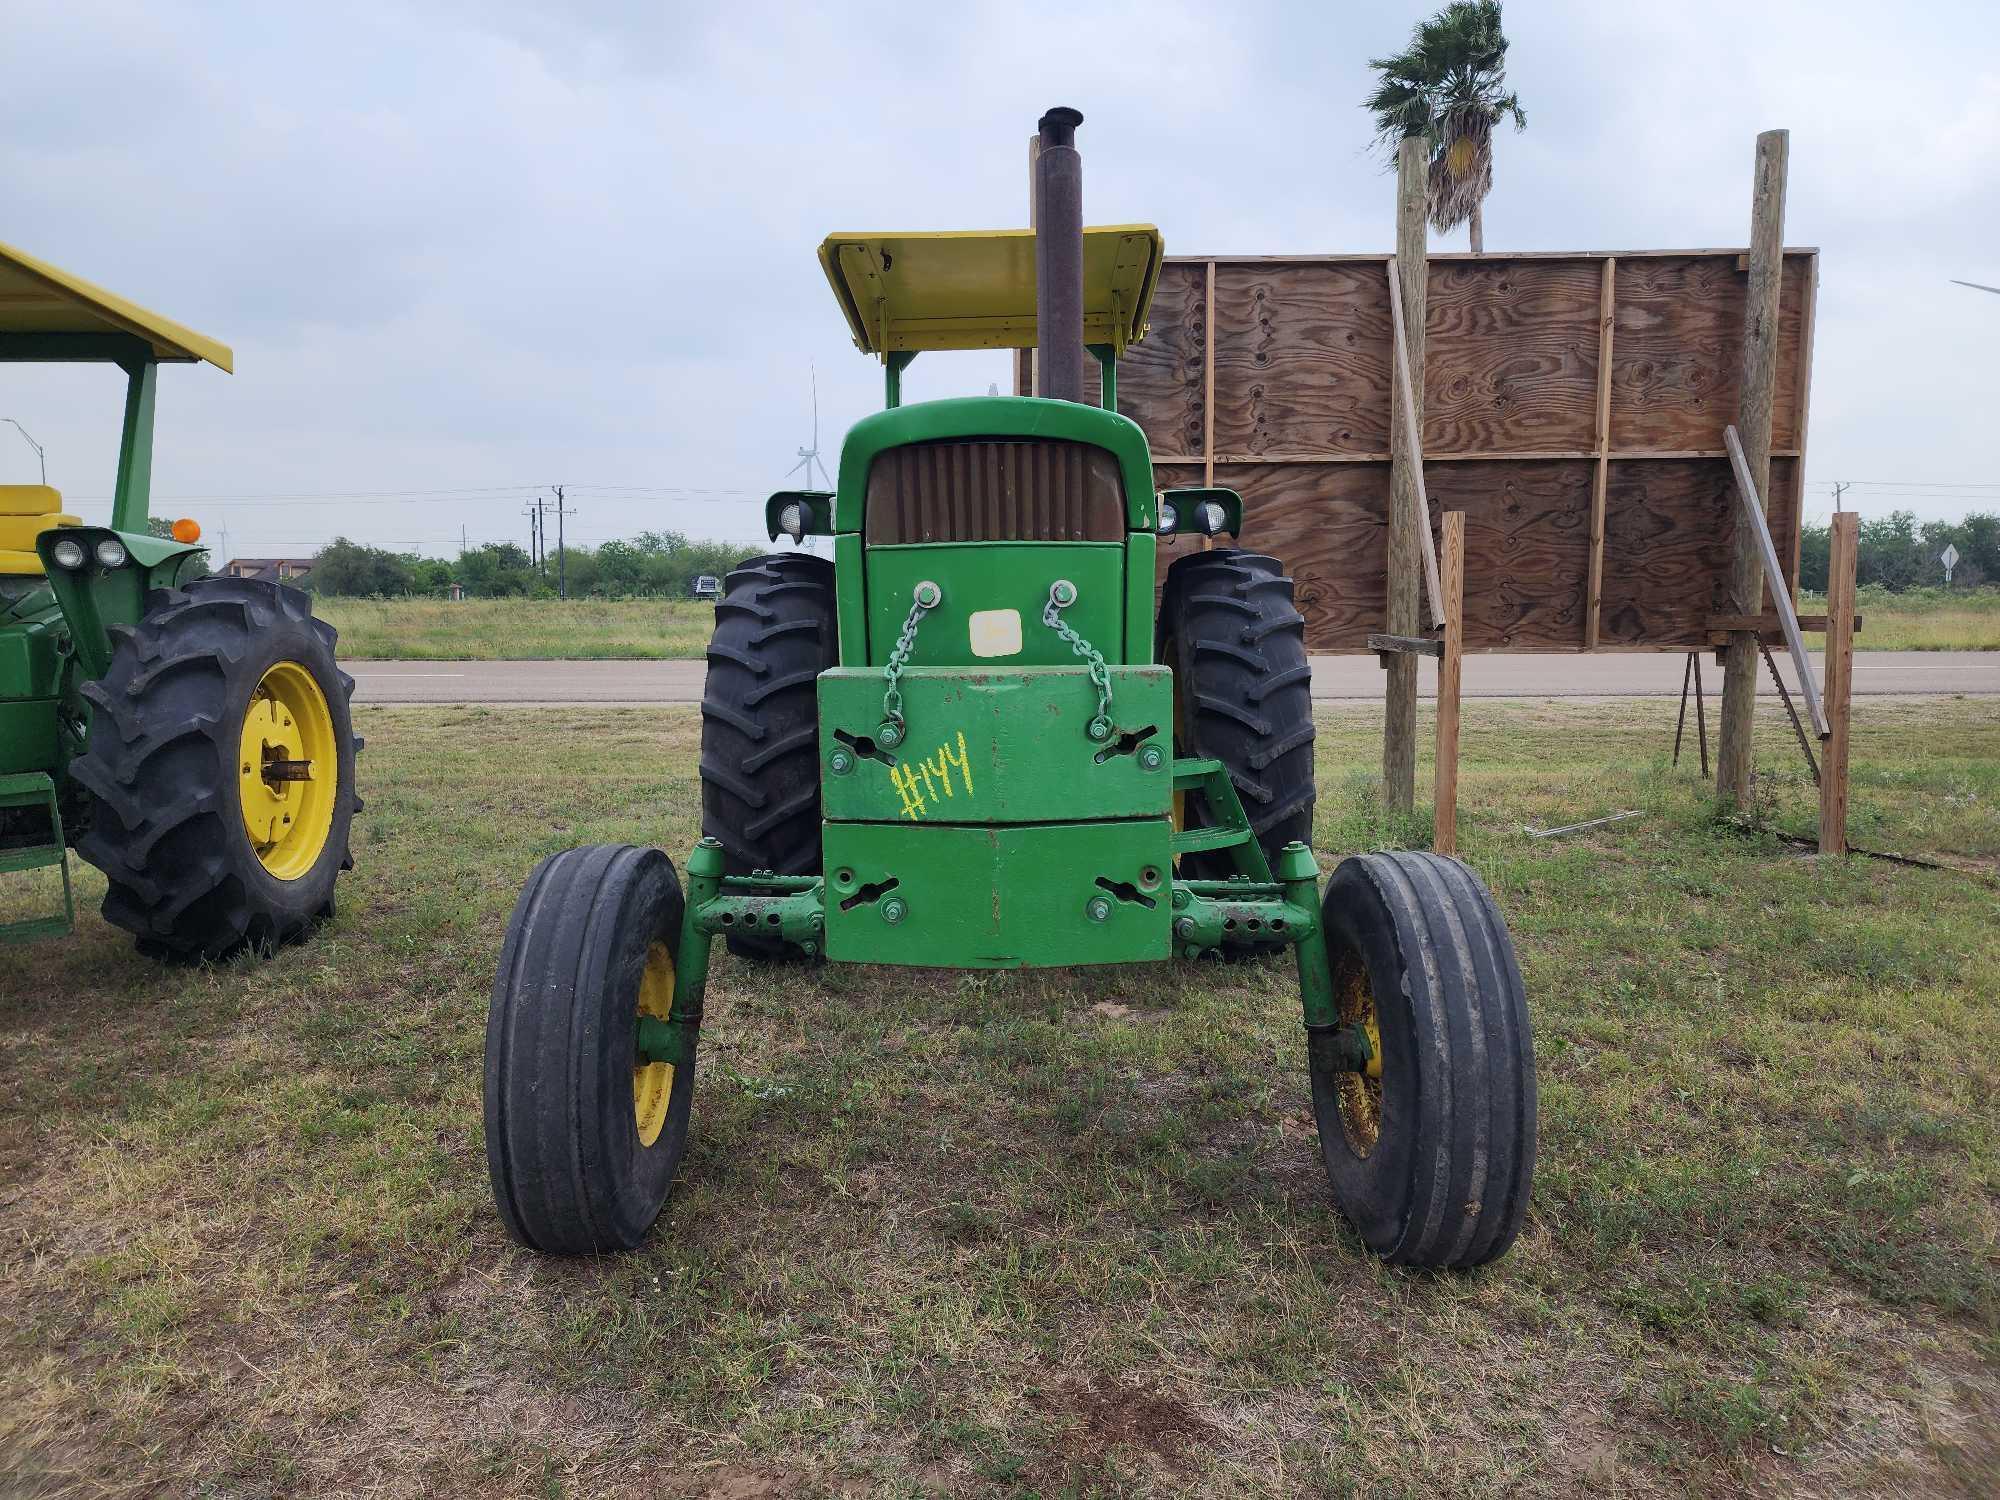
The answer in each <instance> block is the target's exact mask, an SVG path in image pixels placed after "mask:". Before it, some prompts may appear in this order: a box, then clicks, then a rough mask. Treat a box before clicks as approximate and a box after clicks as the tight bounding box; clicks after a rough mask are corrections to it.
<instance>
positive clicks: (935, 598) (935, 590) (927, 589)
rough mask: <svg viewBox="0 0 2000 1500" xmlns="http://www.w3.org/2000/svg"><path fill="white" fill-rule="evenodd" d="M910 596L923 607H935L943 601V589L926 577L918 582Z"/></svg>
mask: <svg viewBox="0 0 2000 1500" xmlns="http://www.w3.org/2000/svg"><path fill="white" fill-rule="evenodd" d="M912 597H913V598H914V599H915V600H916V601H917V603H919V604H921V605H922V606H923V607H924V608H925V609H936V608H937V607H938V605H939V604H941V603H943V602H944V590H943V589H941V588H939V587H938V586H937V585H936V584H935V583H932V582H931V581H930V579H928V578H926V579H925V580H924V581H923V582H922V583H920V584H918V585H917V587H916V590H915V592H914V594H913V595H912Z"/></svg>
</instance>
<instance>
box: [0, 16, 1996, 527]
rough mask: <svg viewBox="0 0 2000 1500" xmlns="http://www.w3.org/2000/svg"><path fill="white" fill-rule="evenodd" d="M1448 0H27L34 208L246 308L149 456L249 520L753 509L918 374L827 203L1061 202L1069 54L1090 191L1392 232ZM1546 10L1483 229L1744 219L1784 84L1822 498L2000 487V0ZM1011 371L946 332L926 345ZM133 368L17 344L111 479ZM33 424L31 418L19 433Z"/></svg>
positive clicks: (13, 233) (85, 477) (125, 290)
mask: <svg viewBox="0 0 2000 1500" xmlns="http://www.w3.org/2000/svg"><path fill="white" fill-rule="evenodd" d="M1431 8H1432V7H1431V6H1429V5H1422V6H1419V5H1402V4H1374V5H1365V6H1364V5H1345V6H1343V5H1338V4H1326V3H1320V4H1293V5H1279V4H1268V5H1260V4H1243V3H1233V4H1226V5H1225V4H1217V3H1214V0H1210V3H1207V4H1200V5H1195V4H1182V3H1178V0H1145V3H1143V4H1129V5H1126V4H1115V5H1113V4H1106V5H1092V4H1088V3H1084V0H1077V3H1073V4H1069V5H1063V6H1044V5H1041V4H1037V3H1034V0H1010V3H1008V4H1004V5H1003V4H992V5H965V6H955V5H951V4H945V3H937V4H932V5H928V6H895V7H889V8H886V9H884V8H881V7H875V8H868V7H853V6H843V7H823V8H822V7H807V6H803V5H800V6H781V5H754V4H731V5H721V6H717V5H712V4H701V5H682V4H678V3H652V4H642V3H632V4H612V3H597V4H586V3H580V0H567V3H563V4H560V5H557V4H554V3H550V4H545V5H536V4H532V3H527V0H458V3H453V0H436V3H429V4H424V3H410V4H357V3H346V4H341V5H337V6H332V5H321V6H294V5H271V4H268V3H244V4H234V5H229V4H200V5H196V4H184V5H175V4H170V3H164V0H146V3H126V4H112V3H99V0H56V3H40V0H8V4H7V7H6V18H5V27H4V31H0V58H4V66H5V74H6V78H7V86H6V88H5V90H4V91H0V240H5V241H7V242H9V243H12V244H15V245H18V246H20V247H21V248H23V249H25V250H28V251H29V252H31V253H33V254H36V255H39V256H42V257H43V258H45V259H48V260H51V261H53V262H55V263H56V264H58V265H60V266H63V267H65V268H67V269H70V270H73V271H75V272H77V273H79V274H81V275H83V276H86V277H89V278H91V279H92V280H95V281H98V282H100V283H102V284H104V285H106V286H108V287H110V288H112V289H113V290H115V291H118V292H120V293H121V294H123V295H126V296H128V297H131V298H132V299H134V300H135V301H138V302H140V303H142V304H144V305H146V306H149V307H152V308H154V309H156V310H158V311H160V312H162V313H165V314H166V315H167V316H169V317H173V318H176V319H179V320H180V321H182V322H184V323H187V324H189V325H190V326H192V327H195V328H198V329H200V330H202V331H203V332H205V333H208V334H211V335H213V336H215V337H217V338H220V339H222V340H224V341H225V342H227V343H229V344H231V345H233V346H234V348H235V351H236V360H237V365H236V368H237V373H236V374H235V375H234V376H226V375H223V374H221V373H219V372H217V371H214V370H211V369H208V368H206V367H200V368H191V367H183V366H171V367H169V368H167V369H166V370H164V371H163V372H162V376H161V382H160V398H159V439H158V449H157V456H156V462H155V493H156V497H157V499H156V505H155V510H156V512H157V513H164V514H169V515H173V514H181V513H187V514H193V515H195V516H197V517H199V518H201V519H202V520H203V522H204V524H205V525H206V526H207V527H208V529H209V536H210V539H211V540H213V541H218V542H219V541H220V537H219V535H218V533H219V532H220V531H221V530H222V529H224V528H226V529H227V532H228V540H227V546H228V550H229V551H230V552H231V553H233V554H239V555H240V554H255V553H266V554H268V553H285V554H298V553H303V552H309V551H310V550H312V548H313V547H314V546H315V545H317V544H318V543H319V542H321V541H324V540H325V539H327V538H329V537H331V536H333V535H335V534H336V533H346V534H349V535H352V536H354V537H356V538H357V539H364V540H368V541H371V542H377V543H381V544H385V545H394V546H398V547H420V548H421V549H422V550H424V551H426V552H429V553H432V554H439V553H448V552H451V551H454V550H455V549H456V547H457V539H458V537H459V535H460V529H461V527H463V528H464V529H465V532H466V534H468V535H469V536H470V537H471V538H472V540H473V541H474V542H478V541H480V540H485V539H496V538H514V539H523V538H524V537H525V534H526V533H525V523H524V521H523V519H522V516H521V508H522V505H523V503H524V502H525V500H526V498H527V496H528V495H530V494H531V493H532V492H533V491H534V490H535V489H536V488H537V487H540V486H544V485H548V484H551V483H555V482H564V483H566V484H567V485H568V487H569V488H568V494H569V496H570V500H571V502H572V504H574V505H575V507H576V509H577V515H576V516H575V518H574V519H573V521H572V523H571V535H572V537H574V538H581V539H583V540H585V541H596V540H600V539H603V538H605V537H610V536H616V535H629V534H630V533H632V532H634V531H637V530H641V529H644V528H646V527H648V526H673V527H677V528H680V529H683V530H686V531H688V532H690V533H692V534H695V535H701V536H717V537H729V538H744V539H747V538H750V537H752V536H754V535H755V534H756V533H757V531H758V527H759V521H760V519H761V501H762V497H763V496H764V494H765V493H767V492H768V491H769V490H770V489H772V488H776V487H778V486H779V485H780V483H781V481H782V480H783V478H784V476H785V472H786V470H787V469H788V468H789V467H790V466H791V465H792V464H793V463H794V462H795V461H796V451H795V450H796V449H797V448H798V447H799V445H800V444H801V443H803V442H805V441H806V440H807V439H808V437H809V436H810V432H811V422H812V410H811V400H810V391H809V385H808V370H809V367H810V366H816V367H817V370H818V379H819V405H820V430H821V447H822V448H823V449H824V450H825V451H826V453H827V458H828V464H829V466H831V465H832V462H833V455H834V453H835V452H836V451H837V449H838V446H839V439H840V434H841V433H842V432H843V431H844V430H845V428H846V426H847V424H849V423H850V422H852V421H853V420H855V419H856V418H857V417H860V416H862V415H865V414H866V413H867V412H869V411H871V410H873V409H875V408H876V407H877V406H878V405H879V404H880V391H881V379H880V373H879V367H878V366H876V365H875V364H874V363H873V362H872V361H869V360H866V359H864V358H863V357H862V356H861V355H859V354H858V353H856V352H855V350H854V349H853V346H852V345H851V343H850V342H849V340H848V336H847V332H846V328H845V325H844V323H843V322H842V320H841V318H840V316H839V314H838V312H837V311H836V309H835V307H834V304H833V301H832V299H831V297H830V296H829V294H828V292H827V289H826V285H825V282H824V280H823V279H822V277H821V275H820V271H819V268H818V266H817V264H816V262H815V260H814V254H813V252H814V248H815V246H816V245H817V244H818V242H819V240H820V239H821V238H822V237H823V236H825V235H826V234H827V233H828V232H830V231H833V230H856V229H878V228H879V229H891V228H894V229H961V228H981V227H999V226H1009V225H1015V224H1019V223H1022V222H1024V221H1025V207H1024V203H1025V191H1026V189H1025V176H1026V168H1025V149H1026V148H1025V142H1026V138H1027V136H1028V135H1029V134H1030V132H1031V131H1032V130H1033V127H1034V122H1035V119H1036V117H1037V116H1038V115H1039V114H1040V113H1041V111H1042V110H1043V109H1044V108H1046V107H1047V106H1049V105H1051V104H1056V103H1064V104H1073V105H1075V106H1077V107H1078V108H1080V109H1082V110H1083V111H1084V113H1085V115H1086V117H1087V120H1086V123H1085V125H1084V127H1083V129H1082V131H1081V133H1080V144H1081V145H1082V146H1083V148H1084V152H1085V216H1086V218H1087V219H1088V220H1090V221H1092V222H1097V223H1116V222H1123V221H1131V220H1149V221H1151V222H1154V223H1157V224H1158V225H1159V226H1160V227H1161V229H1162V231H1163V232H1164V235H1165V238H1166V243H1167V247H1168V249H1169V251H1170V252H1174V253H1224V254H1227V253H1236V254H1244V253H1253V254H1254V253H1279V252H1288V253H1311V252H1329V251H1381V250H1385V249H1387V248H1389V246H1390V241H1391V238H1392V214H1391V210H1392V201H1393V181H1392V179H1391V178H1390V177H1388V176H1385V175H1384V174H1383V173H1382V171H1381V169H1380V167H1379V164H1378V163H1377V162H1376V160H1375V159H1374V158H1373V157H1372V156H1370V155H1369V153H1368V150H1367V145H1368V136H1369V124H1368V119H1367V117H1366V116H1365V115H1364V113H1363V112H1362V111H1361V110H1360V109H1359V108H1358V106H1357V101H1358V100H1359V99H1360V98H1361V97H1362V95H1363V93H1364V91H1365V90H1366V88H1367V85H1368V81H1369V76H1370V75H1369V73H1368V70H1367V59H1368V58H1369V57H1370V56H1374V55H1380V54H1381V53H1384V52H1387V51H1391V50H1394V49H1396V48H1397V47H1399V46H1400V45H1401V44H1402V43H1403V41H1404V40H1405V38H1406V37H1407V34H1408V31H1409V28H1410V26H1411V24H1412V23H1413V21H1414V20H1415V19H1416V18H1417V17H1418V16H1419V15H1420V14H1421V13H1423V12H1424V11H1426V10H1428V9H1431ZM1506 16H1507V30H1508V34H1509V36H1510V37H1511V39H1512V42H1513V49H1512V52H1511V54H1510V59H1509V61H1510V68H1509V80H1510V82H1511V83H1512V84H1513V85H1514V87H1515V88H1516V89H1517V90H1518V91H1519V93H1520V96H1521V100H1522V103H1523V105H1524V106H1525V107H1526V109H1527V112H1528V121H1529V127H1528V130H1527V131H1526V132H1525V133H1524V134H1521V135H1518V136H1517V135H1514V134H1512V133H1511V132H1509V133H1508V134H1506V135H1504V136H1503V137H1502V138H1501V139H1500V141H1499V144H1498V148H1497V166H1496V169H1495V174H1494V175H1495V186H1494V190H1493V194H1492V196H1491V197H1490V198H1489V199H1488V201H1487V205H1486V241H1487V248H1488V249H1489V250H1510V249H1522V250H1580V249H1595V250H1616V249H1621V248H1656V247H1667V246H1729V245H1740V244H1743V243H1744V242H1745V241H1746V238H1747V234H1748V227H1747V225H1748V209H1749V197H1750V162H1751V154H1752V147H1753V143H1754V138H1755V136H1756V133H1757V132H1758V131H1759V130H1761V129H1767V128H1771V127H1774V126H1785V127H1789V128H1790V130H1791V132H1792V147H1791V152H1792V154H1791V185H1790V204H1789V212H1788V218H1787V225H1786V239H1787V241H1788V242H1789V243H1791V244H1794V245H1817V246H1819V247H1820V248H1821V250H1822V252H1823V254H1822V260H1821V286H1820V301H1819V310H1818V322H1817V328H1816V332H1815V342H1816V347H1815V363H1814V370H1813V396H1812V414H1811V422H1812V426H1811V437H1810V443H1809V460H1808V462H1809V469H1808V473H1807V485H1808V490H1807V504H1808V509H1809V511H1810V512H1811V513H1813V514H1816V515H1817V514H1823V513H1825V512H1826V511H1827V510H1828V509H1829V508H1830V504H1829V502H1830V499H1831V494H1830V488H1831V484H1832V482H1833V481H1835V480H1851V481H1856V482H1857V483H1856V487H1855V488H1854V489H1853V490H1851V491H1849V493H1848V502H1849V503H1850V504H1857V505H1858V506H1859V507H1860V508H1861V509H1862V510H1863V511H1864V512H1865V513H1876V512H1880V511H1886V510H1888V509H1891V508H1894V507H1895V506H1896V505H1898V504H1904V505H1907V506H1908V507H1909V508H1911V509H1914V510H1916V511H1918V512H1919V513H1920V514H1923V515H1926V516H1931V515H1938V516H1956V515H1958V514H1961V513H1962V512H1963V511H1964V510H1966V509H1968V508H1975V509H1977V508H1984V509H1988V510H1994V509H2000V436H1996V434H2000V422H1996V420H1995V418H1994V416H1993V407H1994V394H1995V389H1994V386H1995V383H1994V380H1993V377H1992V371H1993V365H1994V358H1995V350H1996V348H2000V296H1995V295H1993V294H1990V293H1985V292H1978V291H1972V290H1968V289H1966V288H1964V287H1958V286H1953V285H1952V284H1951V283H1950V280H1949V278H1951V277H1963V278H1965V279H1967V280H1971V281H1983V282H1987V283H1990V284H1993V285H2000V248H1997V247H2000V45H1996V42H1995V39H1994V27H1993V24H1992V10H1991V7H1990V5H1978V6H1975V5H1972V4H1963V5H1960V4H1945V3H1935V0H1932V3H1921V0H1920V3H1916V4H1904V5H1900V6H1883V5H1881V4H1879V3H1872V0H1871V3H1846V0H1817V3H1799V4H1761V3H1752V4H1743V3H1741V0H1732V3H1707V0H1683V3H1680V4H1677V5H1674V6H1667V7H1641V6H1607V5H1603V4H1600V3H1583V0H1564V3H1554V0H1549V3H1543V0H1512V3H1510V4H1509V5H1508V6H1507V11H1506ZM1941 70H1942V71H1941ZM1436 248H1440V249H1463V248H1464V234H1463V231H1460V232H1458V233H1456V234H1454V235H1452V236H1449V237H1447V238H1445V239H1443V240H1441V241H1437V242H1436ZM1006 379H1007V375H1006V369H1005V364H1004V359H1003V358H1001V357H998V356H992V355H950V356H929V357H927V358H926V359H923V360H919V361H918V362H917V363H916V364H915V365H914V366H913V367H912V369H911V372H910V376H909V379H908V389H909V392H910V394H911V396H912V397H913V398H918V399H920V398H923V397H927V396H938V395H959V394H968V393H983V392H984V391H985V390H986V388H987V385H988V383H989V382H990V381H998V382H1001V383H1002V384H1003V387H1004V383H1005V381H1006ZM117 382H118V376H117V375H116V372H115V371H110V370H106V369H101V368H64V369H55V370H51V369H47V368H37V369H23V368H20V367H6V366H0V416H11V417H16V418H18V419H19V420H20V421H21V422H22V423H23V424H24V425H25V426H26V427H27V428H28V429H29V431H30V432H32V433H34V435H35V436H36V437H37V438H38V439H40V441H41V442H42V443H43V444H44V445H45V446H46V448H47V449H48V460H49V479H50V482H51V483H53V484H56V485H57V486H58V487H59V488H62V489H63V490H64V491H65V492H66V493H67V494H68V495H69V496H71V497H73V498H76V499H78V500H80V501H81V504H80V506H78V507H77V508H80V509H81V510H82V511H83V512H84V513H85V515H86V516H87V517H95V516H101V515H103V514H105V513H106V510H107V508H108V496H109V493H110V487H111V475H112V471H113V468H114V462H115V450H116V444H117V418H118V394H119V393H118V387H117ZM34 474H35V468H34V455H33V453H32V451H31V450H29V449H28V448H27V446H26V445H25V444H23V443H20V442H19V441H18V440H17V439H16V438H15V436H14V433H13V429H12V428H8V427H0V481H12V482H20V481H25V480H31V479H32V478H33V477H34ZM1892 486H1901V487H1900V488H1896V487H1892ZM396 491H402V492H410V491H423V492H430V493H424V494H416V495H413V494H403V495H397V494H393V493H386V492H396Z"/></svg>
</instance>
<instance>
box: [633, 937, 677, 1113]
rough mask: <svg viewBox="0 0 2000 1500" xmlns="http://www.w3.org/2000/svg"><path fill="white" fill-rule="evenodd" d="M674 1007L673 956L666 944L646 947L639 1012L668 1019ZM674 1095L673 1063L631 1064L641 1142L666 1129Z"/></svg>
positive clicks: (637, 1061) (640, 985)
mask: <svg viewBox="0 0 2000 1500" xmlns="http://www.w3.org/2000/svg"><path fill="white" fill-rule="evenodd" d="M673 1008H674V956H673V954H671V953H669V952H668V951H667V945H666V944H665V943H655V944H653V945H652V947H650V948H648V949H647V950H646V968H645V970H644V972H643V973H641V974H640V976H639V1014H640V1015H641V1016H652V1017H653V1018H654V1019H655V1020H660V1021H665V1020H668V1019H669V1018H670V1017H671V1016H672V1014H673ZM673 1097H674V1065H673V1064H672V1063H670V1062H650V1061H647V1060H645V1059H643V1058H639V1059H635V1060H634V1061H633V1064H632V1113H633V1116H634V1118H635V1119H636V1120H637V1122H638V1126H639V1144H640V1145H641V1146H650V1145H652V1144H653V1143H654V1142H655V1141H657V1140H659V1138H660V1132H661V1131H662V1130H664V1129H665V1128H666V1124H667V1106H668V1105H669V1104H670V1103H671V1102H672V1101H673Z"/></svg>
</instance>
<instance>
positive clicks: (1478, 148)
mask: <svg viewBox="0 0 2000 1500" xmlns="http://www.w3.org/2000/svg"><path fill="white" fill-rule="evenodd" d="M1368 65H1369V66H1370V67H1371V68H1373V69H1375V70H1376V72H1378V73H1380V74H1381V75H1382V79H1381V82H1379V83H1378V84H1376V85H1375V89H1374V92H1372V93H1371V94H1369V96H1368V102H1367V105H1366V108H1368V109H1369V110H1371V111H1373V112H1374V115H1375V126H1376V129H1375V142H1376V144H1377V145H1378V146H1380V147H1381V148H1382V149H1383V150H1384V151H1386V152H1387V153H1388V155H1389V157H1390V159H1391V160H1392V161H1393V160H1394V159H1395V154H1396V144H1397V142H1399V141H1402V140H1405V139H1408V138H1409V137H1411V136H1423V137H1426V138H1427V139H1428V140H1429V141H1430V153H1431V160H1430V167H1431V170H1430V216H1431V224H1432V226H1433V227H1434V228H1436V229H1437V230H1438V232H1439V233H1441V234H1442V233H1444V232H1445V231H1446V230H1451V229H1456V228H1457V227H1458V226H1459V225H1460V224H1464V223H1466V222H1467V221H1468V220H1470V221H1471V232H1472V250H1473V253H1474V254H1475V255H1476V254H1478V253H1479V252H1480V251H1482V250H1484V249H1485V248H1486V246H1485V243H1484V236H1483V235H1482V234H1481V232H1480V222H1479V206H1480V204H1481V203H1482V202H1483V201H1484V200H1485V198H1486V195H1487V193H1489V192H1491V191H1492V189H1493V127H1494V126H1495V125H1498V124H1499V123H1500V121H1501V120H1503V119H1505V118H1507V117H1508V116H1510V115H1511V116H1512V117H1513V120H1514V128H1515V129H1516V130H1521V129H1524V128H1526V126H1527V123H1528V117H1527V116H1526V115H1525V114H1523V113H1522V112H1521V101H1520V99H1519V98H1517V97H1516V96H1515V95H1514V94H1513V93H1512V92H1510V91H1509V90H1508V88H1507V38H1506V36H1505V35H1504V34H1503V33H1502V32H1501V30H1500V0H1452V3H1451V4H1449V5H1447V6H1446V7H1445V8H1444V9H1443V10H1441V11H1439V12H1438V13H1437V14H1436V15H1434V16H1432V17H1431V18H1430V19H1429V20H1428V21H1423V22H1420V23H1419V24H1418V26H1417V28H1416V30H1414V31H1412V32H1411V33H1410V45H1409V47H1408V48H1407V49H1405V50H1404V51H1402V52H1399V53H1397V54H1396V55H1395V56H1394V57H1378V58H1374V59H1372V60H1371V61H1370V62H1369V64H1368Z"/></svg>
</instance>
